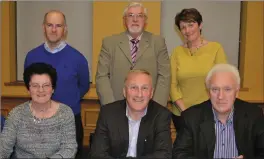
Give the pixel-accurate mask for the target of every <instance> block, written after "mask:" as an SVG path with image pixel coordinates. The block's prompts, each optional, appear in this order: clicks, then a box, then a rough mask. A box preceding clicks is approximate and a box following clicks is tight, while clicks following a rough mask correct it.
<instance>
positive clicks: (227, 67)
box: [205, 64, 240, 88]
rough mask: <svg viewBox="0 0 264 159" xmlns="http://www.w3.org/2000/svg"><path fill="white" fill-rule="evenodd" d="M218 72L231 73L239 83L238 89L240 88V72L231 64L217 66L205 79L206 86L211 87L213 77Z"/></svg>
mask: <svg viewBox="0 0 264 159" xmlns="http://www.w3.org/2000/svg"><path fill="white" fill-rule="evenodd" d="M217 72H230V73H232V74H233V75H234V77H235V80H236V83H237V88H239V87H240V76H239V71H238V69H237V68H236V67H235V66H233V65H231V64H216V65H214V67H213V68H212V69H211V70H210V71H209V72H208V74H207V76H206V78H205V84H206V87H207V88H209V87H210V81H211V78H212V76H213V75H214V74H215V73H217Z"/></svg>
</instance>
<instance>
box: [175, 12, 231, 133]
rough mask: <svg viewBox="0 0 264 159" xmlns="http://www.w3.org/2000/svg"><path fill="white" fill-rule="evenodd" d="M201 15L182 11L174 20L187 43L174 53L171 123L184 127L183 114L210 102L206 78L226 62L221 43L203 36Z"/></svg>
mask: <svg viewBox="0 0 264 159" xmlns="http://www.w3.org/2000/svg"><path fill="white" fill-rule="evenodd" d="M202 22H203V19H202V15H201V14H200V12H199V11H198V10H197V9H195V8H189V9H183V10H182V11H181V12H180V13H178V14H177V15H176V17H175V25H176V26H177V27H178V29H179V31H180V32H181V34H182V36H183V38H184V43H183V44H182V45H181V46H178V47H176V48H175V49H174V50H173V52H172V54H171V58H170V60H171V77H172V78H171V92H170V97H171V100H172V102H173V107H172V111H173V114H174V115H172V120H173V123H174V125H175V127H176V129H177V131H179V130H180V128H181V124H182V122H181V118H180V114H181V112H182V111H184V110H185V109H187V108H189V107H190V106H192V105H196V104H199V103H201V102H203V101H206V100H208V98H209V97H208V94H207V90H206V87H205V83H204V81H205V77H206V75H207V73H208V72H209V70H210V69H211V68H212V67H213V66H214V65H215V64H218V63H226V55H225V52H224V49H223V47H222V46H221V44H220V43H218V42H213V41H209V40H206V39H205V38H204V37H202V34H201V33H202Z"/></svg>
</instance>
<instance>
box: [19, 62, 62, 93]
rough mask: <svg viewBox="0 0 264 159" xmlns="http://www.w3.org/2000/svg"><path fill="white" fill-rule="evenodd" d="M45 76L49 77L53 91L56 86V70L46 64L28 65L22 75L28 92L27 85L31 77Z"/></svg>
mask: <svg viewBox="0 0 264 159" xmlns="http://www.w3.org/2000/svg"><path fill="white" fill-rule="evenodd" d="M43 74H46V75H48V76H49V77H50V80H51V84H52V88H53V89H55V88H56V85H57V72H56V69H55V68H53V67H52V66H51V65H49V64H46V63H41V62H39V63H32V64H31V65H29V66H28V67H27V68H26V69H25V70H24V74H23V79H24V82H25V85H26V87H27V89H28V90H29V83H30V81H31V78H32V76H33V75H43Z"/></svg>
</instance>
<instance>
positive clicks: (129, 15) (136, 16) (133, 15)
mask: <svg viewBox="0 0 264 159" xmlns="http://www.w3.org/2000/svg"><path fill="white" fill-rule="evenodd" d="M126 17H127V18H128V19H129V20H132V19H134V18H137V19H140V20H141V19H144V18H145V17H146V16H145V14H142V13H140V14H134V13H129V14H127V15H126Z"/></svg>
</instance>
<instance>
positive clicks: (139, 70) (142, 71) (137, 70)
mask: <svg viewBox="0 0 264 159" xmlns="http://www.w3.org/2000/svg"><path fill="white" fill-rule="evenodd" d="M132 73H139V74H144V75H147V76H149V77H150V78H151V81H152V76H151V74H150V73H149V72H148V71H147V70H144V69H134V70H130V71H129V72H128V73H127V75H126V78H125V81H124V82H125V83H126V81H127V78H128V76H129V75H130V74H132Z"/></svg>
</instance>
